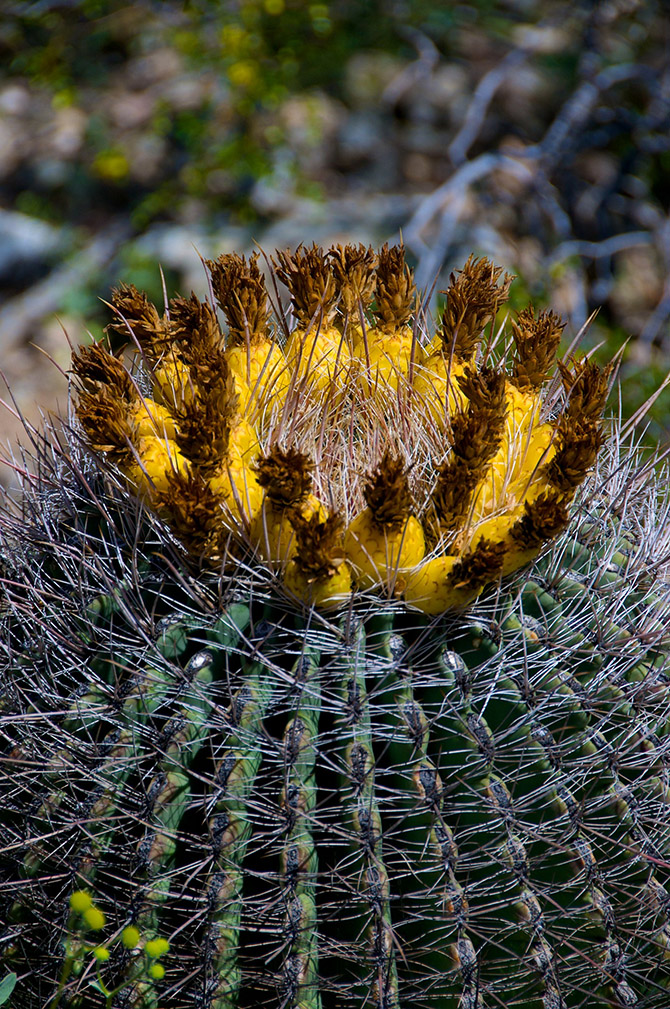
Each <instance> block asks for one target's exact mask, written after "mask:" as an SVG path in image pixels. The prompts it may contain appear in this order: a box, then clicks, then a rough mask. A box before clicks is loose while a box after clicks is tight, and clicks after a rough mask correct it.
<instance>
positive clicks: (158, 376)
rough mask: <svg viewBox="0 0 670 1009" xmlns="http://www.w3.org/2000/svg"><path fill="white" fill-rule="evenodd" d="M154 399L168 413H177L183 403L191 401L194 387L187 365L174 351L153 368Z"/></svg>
mask: <svg viewBox="0 0 670 1009" xmlns="http://www.w3.org/2000/svg"><path fill="white" fill-rule="evenodd" d="M153 374H154V388H153V394H154V399H155V401H156V402H157V403H158V404H159V405H160V406H163V407H165V408H166V409H167V410H168V411H169V412H170V413H177V412H178V411H179V410H181V409H182V407H183V406H184V404H185V403H191V402H192V401H193V398H194V396H195V388H194V386H193V382H192V380H191V375H190V372H189V368H188V365H187V364H186V363H185V362H184V361H183V360H182V359H181V357H178V356H177V354H176V353H175V352H174V351H171V352H170V353H169V354H167V355H166V356H165V357H164V358H163V359H162V361H161V362H160V364H158V365H157V366H156V368H155V370H154V373H153Z"/></svg>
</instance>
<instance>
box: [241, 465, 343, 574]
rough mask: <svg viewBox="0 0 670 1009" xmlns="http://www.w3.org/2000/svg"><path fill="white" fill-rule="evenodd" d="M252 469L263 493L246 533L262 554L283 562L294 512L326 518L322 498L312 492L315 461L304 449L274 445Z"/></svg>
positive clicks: (291, 538)
mask: <svg viewBox="0 0 670 1009" xmlns="http://www.w3.org/2000/svg"><path fill="white" fill-rule="evenodd" d="M254 470H255V472H256V473H257V479H258V483H259V484H260V486H261V487H262V488H263V490H264V491H265V496H264V498H263V503H262V505H261V507H260V508H259V509H258V511H257V512H256V513H255V514H254V516H253V518H252V520H251V527H250V530H249V536H250V539H251V542H252V543H253V544H254V546H255V547H256V549H257V550H258V552H259V554H260V556H261V557H263V558H264V559H265V560H267V561H270V562H273V563H277V564H284V563H286V561H287V560H288V558H289V556H290V552H291V549H292V547H293V545H294V540H295V530H294V527H293V519H294V516H295V515H298V516H300V517H301V518H303V519H311V518H312V516H314V515H317V516H318V518H319V520H320V521H322V522H323V521H324V520H325V518H326V513H325V510H324V508H323V506H322V504H321V502H320V501H319V500H318V498H317V497H315V496H314V494H312V493H311V487H312V473H313V470H314V464H313V463H312V461H311V459H310V458H309V457H308V456H306V455H305V454H304V453H303V452H299V451H297V450H296V449H288V450H286V451H283V450H282V449H280V448H278V447H276V446H275V447H274V448H272V449H271V450H270V451H269V453H268V454H267V455H266V456H265V457H263V458H261V459H259V460H257V462H256V463H255V465H254Z"/></svg>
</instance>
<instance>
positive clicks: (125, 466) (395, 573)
mask: <svg viewBox="0 0 670 1009" xmlns="http://www.w3.org/2000/svg"><path fill="white" fill-rule="evenodd" d="M267 265H268V267H269V270H268V271H266V272H267V273H268V275H269V276H270V277H271V280H272V283H271V284H270V285H269V290H268V289H267V288H266V280H265V279H264V273H263V271H262V270H261V269H260V260H259V256H257V255H254V256H252V257H251V258H250V259H245V258H244V257H242V256H238V255H234V254H230V255H224V256H221V257H220V258H219V259H218V260H216V261H212V262H208V263H207V264H206V266H207V269H208V271H209V275H210V279H211V287H210V290H211V294H212V300H211V302H210V301H200V300H199V299H198V298H196V297H195V296H194V295H191V297H190V298H184V297H175V298H173V299H172V300H170V301H169V302H168V303H166V306H165V309H164V311H159V310H158V309H157V308H156V307H155V306H154V305H153V304H152V303H151V302H150V301H149V300H148V299H147V298H146V296H145V295H143V294H142V293H141V292H140V291H138V290H137V289H136V288H134V287H133V286H130V285H124V286H122V287H120V288H119V289H118V290H116V291H115V292H114V295H113V298H112V306H111V307H112V310H113V317H112V321H111V323H110V327H109V341H108V342H105V343H104V344H103V343H98V344H93V345H92V346H89V347H85V348H82V349H79V350H77V351H76V352H75V353H74V355H73V361H72V397H71V409H70V414H69V416H68V418H67V419H65V420H63V421H61V422H59V423H58V424H56V423H55V422H53V423H52V424H51V425H49V426H48V427H47V429H46V430H45V431H41V432H40V431H33V430H31V432H30V434H31V440H32V449H31V451H30V453H28V454H29V455H31V456H32V458H31V459H24V461H23V463H22V464H21V465H18V464H17V467H18V469H19V470H20V471H21V472H22V477H23V493H22V497H21V501H20V502H19V503H11V502H9V501H8V502H7V503H6V506H5V508H4V511H3V515H2V524H1V536H2V539H1V543H0V564H1V567H0V575H1V577H2V595H1V596H0V620H1V621H2V659H3V673H2V676H3V680H2V682H3V693H2V744H3V759H2V772H1V773H2V777H1V779H0V780H1V782H2V794H3V798H2V826H1V830H2V853H3V854H2V859H3V866H4V868H3V877H4V879H5V883H4V884H3V887H2V890H1V894H2V898H1V899H2V904H3V909H2V910H3V913H2V918H3V920H4V921H5V922H6V925H5V927H4V930H3V937H2V945H1V947H0V951H1V952H2V956H3V964H4V965H5V972H13V973H15V974H16V975H17V982H16V986H15V989H14V994H13V996H12V998H13V1001H12V1006H13V1007H14V1009H29V1007H30V1009H33V1007H34V1009H42V1007H56V1006H59V1005H60V1006H63V1007H65V1006H68V1007H79V1009H88V1007H98V1006H100V1007H102V1006H109V1007H115V1009H116V1007H118V1009H123V1007H138V1009H140V1007H141V1009H158V1007H163V1009H167V1007H170V1009H181V1007H184V1009H186V1007H198V1009H234V1007H239V1009H252V1007H254V1009H256V1007H277V1009H280V1007H281V1009H331V1007H332V1009H335V1007H337V1009H363V1007H376V1009H400V1007H406V1006H409V1005H416V1006H417V1007H421V1009H498V1007H506V1009H511V1007H519V1009H573V1007H578V1006H584V1007H589V1009H604V1007H617V1006H635V1005H637V1006H639V1007H640V1009H642V1007H644V1009H652V1007H658V1009H663V1007H667V1006H668V1004H670V918H669V916H670V882H669V880H668V876H669V870H670V742H669V737H668V719H669V715H670V704H669V697H670V693H669V691H670V680H669V674H670V664H669V662H668V650H669V647H670V632H669V630H668V628H669V626H670V590H669V586H668V582H667V580H666V579H667V562H668V551H669V547H670V534H669V532H668V529H669V528H670V526H669V523H668V507H669V501H668V497H667V474H666V475H665V476H664V474H663V473H662V472H661V470H660V469H659V467H658V465H656V466H654V465H652V463H651V462H650V461H649V460H645V459H644V458H643V457H642V456H640V454H639V453H637V452H636V451H635V448H634V446H631V445H627V444H625V443H624V441H625V440H624V435H623V432H622V429H621V424H619V423H617V422H615V421H612V420H607V419H603V411H604V407H605V400H606V398H607V394H608V388H609V385H611V381H612V372H611V369H610V368H605V369H600V368H598V367H597V366H596V365H595V364H594V363H593V362H592V361H590V360H588V359H586V358H582V359H577V358H570V359H569V360H560V361H558V362H556V360H555V358H556V353H557V349H558V346H559V342H560V338H561V332H562V328H563V326H562V323H561V321H560V319H559V318H558V317H557V316H556V315H554V314H553V313H551V312H539V313H537V312H534V311H533V310H532V309H530V308H528V309H525V310H524V311H522V312H520V313H519V314H518V315H517V316H516V317H514V319H513V321H511V322H510V323H509V329H508V328H507V325H508V324H507V323H500V319H501V314H500V309H501V308H502V306H503V305H504V302H505V300H506V298H507V293H508V288H509V284H510V279H511V278H510V277H508V276H506V275H504V274H503V272H502V270H501V269H499V268H498V267H495V266H493V265H492V264H491V263H490V262H489V261H488V260H486V259H479V260H477V259H474V258H471V259H470V260H468V262H467V263H466V264H465V266H464V267H463V269H462V270H461V271H459V272H458V273H457V274H455V275H454V276H452V278H451V282H450V285H449V287H448V290H447V291H446V292H445V301H444V310H443V312H442V313H441V316H440V319H439V322H438V326H437V330H436V332H435V333H434V334H431V333H430V332H428V325H427V322H426V320H425V318H424V316H423V315H422V313H421V311H420V308H419V307H418V304H417V298H416V292H415V289H414V284H413V279H412V274H411V271H410V269H409V268H408V266H407V265H406V263H405V258H404V251H403V249H402V247H393V248H389V247H387V246H384V248H382V249H381V250H379V251H378V252H375V251H374V250H372V249H368V248H364V247H362V246H358V247H356V246H345V247H341V246H338V247H335V248H331V249H329V250H327V251H324V250H322V249H319V248H317V247H312V248H309V249H307V248H300V249H298V250H297V251H295V252H289V251H286V252H281V253H277V254H276V257H275V259H274V260H273V261H270V260H269V259H268V260H267ZM282 287H284V288H286V289H287V291H288V298H290V307H288V308H282V306H281V303H280V300H279V299H280V291H281V290H282ZM287 301H288V299H287ZM217 307H218V309H219V310H220V313H221V315H219V314H218V312H217ZM220 319H225V326H223V325H222V324H221V322H220ZM224 331H225V336H224ZM664 495H665V496H664Z"/></svg>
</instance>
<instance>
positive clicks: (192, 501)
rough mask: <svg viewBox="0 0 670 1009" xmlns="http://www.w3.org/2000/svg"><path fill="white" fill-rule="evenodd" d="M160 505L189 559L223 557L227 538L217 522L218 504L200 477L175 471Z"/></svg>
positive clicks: (195, 472)
mask: <svg viewBox="0 0 670 1009" xmlns="http://www.w3.org/2000/svg"><path fill="white" fill-rule="evenodd" d="M160 504H161V505H162V507H163V508H164V510H165V513H166V515H167V516H168V517H169V520H170V525H171V526H172V528H173V530H174V532H175V534H176V536H177V537H178V539H179V540H180V541H181V542H182V543H183V544H184V546H185V547H186V548H187V549H188V551H189V553H190V554H191V555H192V556H193V557H197V558H199V559H201V560H202V559H204V558H208V559H210V560H215V559H219V558H220V557H221V556H222V555H223V553H224V545H225V544H226V542H227V539H228V536H229V534H228V532H227V529H226V527H225V525H224V524H223V523H222V522H221V506H222V501H221V499H220V498H219V497H218V496H217V495H216V493H215V492H214V491H213V490H212V487H211V484H210V483H209V482H208V481H207V480H206V479H205V478H204V477H203V475H202V474H201V473H199V472H198V471H197V470H195V471H192V470H187V471H186V472H184V471H175V473H174V474H173V475H172V477H171V479H170V481H169V483H168V485H167V487H166V488H165V490H164V491H163V492H162V493H161V495H160Z"/></svg>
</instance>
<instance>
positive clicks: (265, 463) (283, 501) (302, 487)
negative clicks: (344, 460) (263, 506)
mask: <svg viewBox="0 0 670 1009" xmlns="http://www.w3.org/2000/svg"><path fill="white" fill-rule="evenodd" d="M253 468H254V470H255V471H256V475H257V479H258V483H259V484H260V486H261V487H262V488H263V490H264V491H265V493H266V496H267V497H268V498H269V499H270V501H271V502H272V504H273V505H275V506H276V507H278V508H299V507H300V505H302V504H304V503H305V502H306V501H307V498H308V497H309V495H310V493H311V490H312V474H313V472H314V463H313V462H312V460H311V459H310V458H309V456H307V455H305V453H304V452H299V451H298V449H294V448H289V449H286V450H284V449H281V448H279V447H278V446H275V447H274V448H272V449H270V451H269V452H268V454H267V455H265V456H263V458H261V459H258V460H257V462H256V463H255V465H254V467H253Z"/></svg>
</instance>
